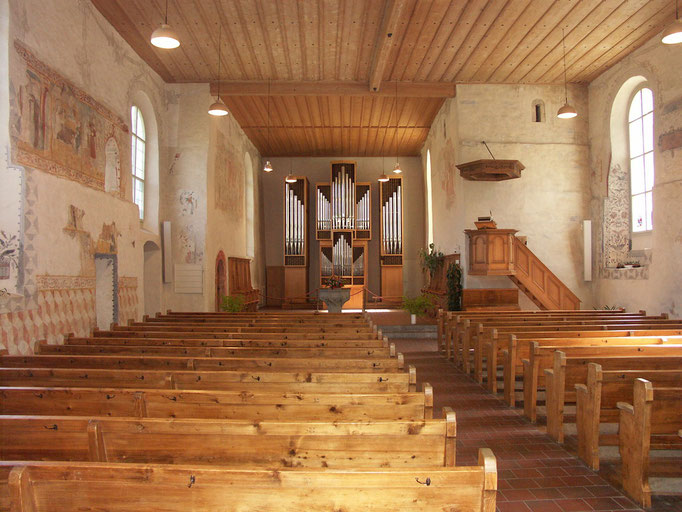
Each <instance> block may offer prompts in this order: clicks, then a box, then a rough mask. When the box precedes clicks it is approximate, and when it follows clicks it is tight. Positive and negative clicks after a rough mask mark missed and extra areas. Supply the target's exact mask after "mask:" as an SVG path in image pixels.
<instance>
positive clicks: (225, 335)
mask: <svg viewBox="0 0 682 512" xmlns="http://www.w3.org/2000/svg"><path fill="white" fill-rule="evenodd" d="M92 334H93V337H101V338H121V337H124V338H171V339H173V338H175V339H177V338H180V339H197V338H199V339H231V340H275V341H282V340H376V339H379V340H381V339H383V335H382V334H381V331H378V332H377V333H364V334H354V335H352V336H349V335H347V334H340V333H334V332H331V333H283V334H281V333H234V332H209V331H203V332H196V331H195V332H189V331H174V330H170V331H147V330H145V331H122V330H117V331H93V333H92Z"/></svg>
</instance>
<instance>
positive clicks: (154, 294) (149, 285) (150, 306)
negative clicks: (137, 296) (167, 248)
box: [143, 240, 163, 316]
mask: <svg viewBox="0 0 682 512" xmlns="http://www.w3.org/2000/svg"><path fill="white" fill-rule="evenodd" d="M162 265H163V259H162V257H161V248H160V247H159V246H158V245H157V243H156V242H154V241H152V240H147V241H146V242H145V243H144V276H143V277H144V314H145V315H150V316H153V315H155V314H156V313H159V312H161V268H162Z"/></svg>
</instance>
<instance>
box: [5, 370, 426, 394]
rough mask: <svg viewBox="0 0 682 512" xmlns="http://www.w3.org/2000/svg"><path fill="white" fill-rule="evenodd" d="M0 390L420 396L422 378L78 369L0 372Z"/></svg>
mask: <svg viewBox="0 0 682 512" xmlns="http://www.w3.org/2000/svg"><path fill="white" fill-rule="evenodd" d="M0 386H8V387H15V386H44V387H81V388H82V387H119V388H133V389H135V388H146V389H197V390H199V389H219V390H224V391H240V390H241V391H244V392H252V391H259V390H261V391H272V392H281V393H286V392H291V393H306V392H316V393H381V392H394V393H396V392H398V393H400V392H406V391H415V390H416V389H417V388H416V386H417V372H416V369H415V367H414V366H410V367H409V368H408V371H407V372H378V373H374V372H372V373H369V372H310V371H302V372H282V371H268V370H258V371H242V370H238V371H230V370H227V371H181V370H178V371H173V370H117V369H109V368H107V369H92V368H90V369H79V368H0Z"/></svg>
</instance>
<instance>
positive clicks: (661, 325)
mask: <svg viewBox="0 0 682 512" xmlns="http://www.w3.org/2000/svg"><path fill="white" fill-rule="evenodd" d="M588 328H589V329H592V330H637V329H640V330H641V329H678V330H679V329H682V321H680V320H668V319H663V318H652V317H647V318H642V319H637V320H620V319H618V320H614V319H602V318H599V319H595V318H590V319H588V320H580V321H575V320H572V319H570V320H565V321H564V320H557V321H554V320H543V321H540V322H530V323H528V322H526V323H523V324H516V323H510V324H504V323H497V325H493V324H485V325H484V324H480V323H479V324H476V326H475V329H469V332H468V335H466V336H465V338H464V340H463V345H462V356H461V359H460V362H461V366H462V368H463V369H464V371H465V372H466V373H472V371H473V370H474V367H476V368H477V369H478V371H479V374H478V380H479V382H482V380H481V377H480V370H481V358H482V350H483V347H484V346H485V344H486V343H488V342H489V341H491V339H492V338H493V336H495V335H498V336H499V335H500V334H519V333H521V332H529V333H531V332H534V331H569V330H570V331H575V330H585V329H588ZM465 355H466V357H465ZM472 361H473V364H472Z"/></svg>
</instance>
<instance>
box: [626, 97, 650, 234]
mask: <svg viewBox="0 0 682 512" xmlns="http://www.w3.org/2000/svg"><path fill="white" fill-rule="evenodd" d="M628 132H629V146H630V194H631V201H632V203H631V205H632V209H631V211H632V232H633V233H638V232H642V231H651V230H652V229H653V192H652V190H653V188H654V94H653V92H652V91H651V89H647V88H646V87H645V88H642V89H639V90H638V91H637V92H636V93H635V96H634V97H633V98H632V102H631V103H630V109H629V111H628Z"/></svg>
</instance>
